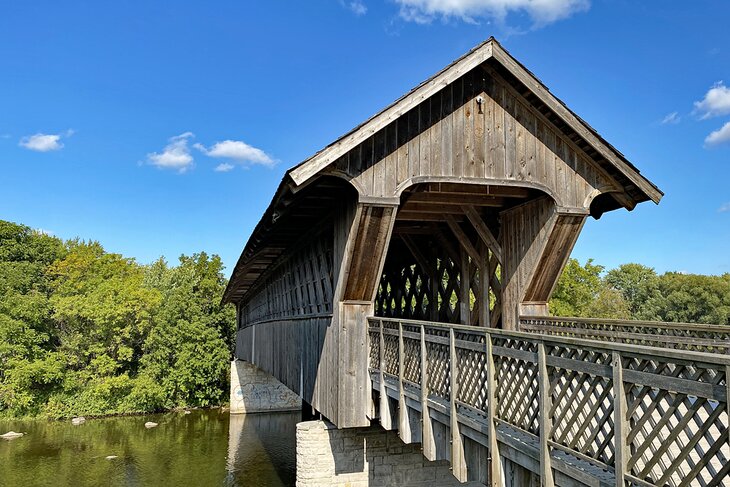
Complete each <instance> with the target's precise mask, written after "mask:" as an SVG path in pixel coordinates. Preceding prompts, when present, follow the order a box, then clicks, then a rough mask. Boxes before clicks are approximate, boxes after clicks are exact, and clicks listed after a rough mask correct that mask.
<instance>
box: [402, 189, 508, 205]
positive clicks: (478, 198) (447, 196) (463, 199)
mask: <svg viewBox="0 0 730 487" xmlns="http://www.w3.org/2000/svg"><path fill="white" fill-rule="evenodd" d="M406 203H438V204H441V205H456V206H461V205H464V204H467V205H476V206H491V207H494V208H501V207H503V206H504V203H505V201H504V198H501V197H497V196H486V195H478V194H460V193H421V192H418V193H413V194H411V195H410V196H408V198H407V199H406Z"/></svg>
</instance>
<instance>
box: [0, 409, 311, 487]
mask: <svg viewBox="0 0 730 487" xmlns="http://www.w3.org/2000/svg"><path fill="white" fill-rule="evenodd" d="M147 421H152V422H156V423H159V426H157V427H155V428H151V429H147V428H145V427H144V424H145V422H147ZM299 421H301V413H298V412H297V413H267V414H250V415H233V416H230V415H229V414H228V413H226V412H221V411H220V410H217V409H216V410H198V411H191V412H190V413H189V414H184V413H182V412H174V413H167V414H159V415H145V416H127V417H115V418H102V419H89V420H88V421H87V422H86V423H84V424H82V425H80V426H73V425H71V422H70V421H64V422H57V421H0V434H2V433H5V432H7V431H10V430H13V431H18V432H23V433H26V435H25V436H24V437H22V438H18V439H14V440H9V441H8V440H2V439H0V486H3V487H5V486H8V487H10V486H12V487H16V486H19V487H20V486H22V487H26V486H29V487H31V486H39V487H40V486H43V487H46V486H59V487H62V486H69V487H87V486H89V487H91V486H93V487H98V486H110V487H113V486H125V487H127V486H129V487H136V486H195V487H205V486H216V487H217V486H224V487H257V486H262V487H264V486H266V487H268V486H276V487H279V486H293V485H294V482H295V458H296V457H295V429H296V423H297V422H299ZM109 456H115V457H116V458H111V459H107V457H109Z"/></svg>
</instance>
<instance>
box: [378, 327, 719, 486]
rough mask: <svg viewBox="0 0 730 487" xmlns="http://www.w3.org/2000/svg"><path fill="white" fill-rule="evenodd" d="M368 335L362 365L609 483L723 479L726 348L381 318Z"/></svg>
mask: <svg viewBox="0 0 730 487" xmlns="http://www.w3.org/2000/svg"><path fill="white" fill-rule="evenodd" d="M369 337H370V343H371V347H376V348H375V349H376V350H377V351H378V353H377V354H375V353H373V352H372V350H373V348H371V354H370V357H371V361H370V369H371V372H372V373H374V374H381V377H386V378H387V377H389V376H390V377H392V378H394V379H396V382H398V383H399V384H401V385H400V386H399V387H401V388H402V387H404V386H403V385H402V384H403V383H404V382H408V383H410V384H411V385H412V386H415V387H418V388H422V387H423V382H424V378H425V383H426V388H425V390H422V391H421V397H422V400H421V405H422V407H423V408H428V407H429V406H428V402H430V401H440V404H451V409H450V414H451V415H452V417H456V418H463V417H465V416H464V414H468V418H469V421H472V424H473V421H474V420H475V419H474V418H481V419H479V420H480V421H483V422H484V423H485V426H486V430H489V431H492V430H493V428H494V427H495V425H500V424H504V425H508V426H510V427H512V428H515V429H517V430H521V431H523V432H525V433H529V434H531V435H534V437H536V438H537V440H538V443H539V445H540V451H541V458H546V459H550V458H552V455H553V454H554V453H557V452H562V453H568V454H570V455H573V456H574V457H576V458H578V459H581V460H582V461H587V462H590V463H592V464H593V465H595V466H596V467H598V468H599V469H602V470H605V471H608V472H612V473H613V474H615V476H616V477H618V478H619V479H622V480H623V482H618V483H617V485H626V484H628V485H632V486H650V485H660V486H664V485H668V486H672V487H678V486H695V485H696V486H720V485H724V486H730V427H729V426H728V422H729V421H730V415H729V412H730V409H729V408H730V407H729V405H728V397H729V395H730V385H729V384H728V378H729V377H730V357H727V356H725V355H719V354H709V353H700V352H693V351H683V350H681V351H680V350H667V349H659V348H654V347H645V346H636V345H630V344H623V343H613V344H610V345H608V344H605V343H601V342H597V341H590V340H584V339H576V338H572V337H562V336H561V337H552V336H544V335H536V334H530V333H521V332H512V333H510V332H504V331H501V330H494V329H484V328H478V327H470V326H462V325H447V324H441V323H431V322H418V321H412V320H395V319H390V320H388V319H379V318H371V319H370V321H369ZM383 343H384V344H385V350H383V351H382V352H381V351H380V348H377V347H380V346H381V345H378V344H383ZM422 356H424V357H425V360H421V357H422ZM391 357H395V359H393V358H391ZM381 362H382V367H381ZM399 362H400V365H399ZM393 363H395V366H393ZM381 369H382V370H381ZM490 374H492V375H491V377H490ZM380 387H381V388H382V387H384V385H383V381H382V380H381V381H380ZM454 390H455V391H456V394H455V397H453V398H452V397H451V394H452V392H453V391H454ZM382 391H383V390H382V389H381V394H382ZM401 392H402V391H401ZM490 397H493V398H494V402H495V404H494V407H490V404H489V402H490V399H489V398H490ZM423 398H427V399H426V402H425V403H424V399H423ZM459 421H461V419H459ZM452 434H453V433H452ZM456 434H457V435H458V432H457V433H456ZM543 453H545V455H543ZM492 456H494V453H492ZM545 462H547V464H548V465H547V466H542V467H541V468H544V469H547V470H546V471H550V470H549V463H550V460H546V461H545ZM545 462H543V463H545Z"/></svg>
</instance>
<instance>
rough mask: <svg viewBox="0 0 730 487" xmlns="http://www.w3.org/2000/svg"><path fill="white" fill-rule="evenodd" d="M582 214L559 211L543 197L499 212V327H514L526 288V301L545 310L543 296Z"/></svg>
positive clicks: (551, 285) (561, 264)
mask: <svg viewBox="0 0 730 487" xmlns="http://www.w3.org/2000/svg"><path fill="white" fill-rule="evenodd" d="M585 218H586V216H585V215H573V214H564V213H560V212H559V210H558V209H557V208H556V205H555V203H554V202H553V201H552V200H551V199H549V198H547V197H543V198H539V199H536V200H533V201H530V202H528V203H525V204H523V205H520V206H517V207H515V208H512V209H511V210H508V211H505V212H503V213H502V232H501V238H502V252H503V253H504V262H503V265H504V268H503V288H502V289H503V294H502V306H503V313H502V315H503V316H502V328H504V329H506V330H516V329H517V324H518V317H519V315H520V304H521V303H522V302H523V301H525V295H526V293H527V292H528V290H529V297H530V300H529V301H530V302H535V303H539V304H541V307H537V308H532V309H534V311H547V310H546V309H545V307H546V304H547V300H548V299H549V297H550V293H551V292H552V290H553V288H554V286H555V283H556V282H557V279H558V277H559V276H560V272H561V271H562V270H563V267H564V266H565V262H566V261H567V259H568V256H569V255H570V251H571V250H572V249H573V246H574V245H575V242H576V240H577V239H578V234H579V233H580V230H581V228H582V226H583V222H584V221H585ZM530 309H531V308H528V309H527V310H530ZM527 310H523V311H527Z"/></svg>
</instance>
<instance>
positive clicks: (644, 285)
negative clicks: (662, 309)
mask: <svg viewBox="0 0 730 487" xmlns="http://www.w3.org/2000/svg"><path fill="white" fill-rule="evenodd" d="M606 282H607V283H608V285H609V286H611V287H612V288H614V289H616V290H617V291H619V292H620V293H621V295H622V296H623V297H624V299H625V300H626V302H627V303H628V305H629V309H630V312H631V316H633V317H634V318H639V317H640V319H646V320H652V319H654V320H655V319H658V316H657V314H656V310H655V309H653V307H652V305H651V300H652V299H656V298H657V297H658V296H659V277H658V276H657V274H656V272H655V271H654V269H652V268H651V267H647V266H644V265H641V264H634V263H631V264H622V265H620V266H619V267H617V268H616V269H611V270H610V271H608V273H606Z"/></svg>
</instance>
